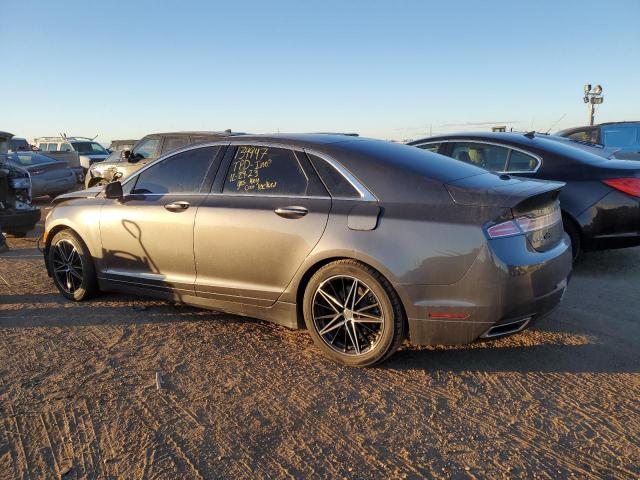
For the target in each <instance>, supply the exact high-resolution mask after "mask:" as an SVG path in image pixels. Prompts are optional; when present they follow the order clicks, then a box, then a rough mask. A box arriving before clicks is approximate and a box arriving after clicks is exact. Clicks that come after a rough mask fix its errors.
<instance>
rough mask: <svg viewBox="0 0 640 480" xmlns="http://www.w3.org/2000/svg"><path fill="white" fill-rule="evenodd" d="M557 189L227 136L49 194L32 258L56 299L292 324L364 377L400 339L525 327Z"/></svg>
mask: <svg viewBox="0 0 640 480" xmlns="http://www.w3.org/2000/svg"><path fill="white" fill-rule="evenodd" d="M562 186H563V184H562V183H556V182H541V181H535V180H527V179H518V178H512V177H510V176H508V175H496V174H493V173H489V172H487V171H485V170H482V169H480V168H477V167H474V166H471V165H467V164H464V163H462V162H458V161H456V160H453V159H450V158H447V157H444V156H441V155H437V154H433V153H428V152H425V151H423V150H420V149H417V148H414V147H408V146H405V145H399V144H393V143H390V142H382V141H376V140H370V139H364V138H354V137H347V136H344V135H270V136H249V135H247V136H238V137H229V138H227V139H224V141H211V142H206V143H200V144H196V145H191V146H187V147H184V148H182V149H180V150H174V151H172V152H170V153H168V154H166V155H164V156H162V157H160V158H158V159H157V160H155V161H154V162H151V163H150V164H149V165H146V166H145V167H144V168H142V169H140V170H139V171H137V172H135V173H134V174H133V175H132V176H130V177H129V178H127V179H126V180H125V181H124V182H123V183H122V184H121V183H120V182H118V181H115V182H111V183H109V184H107V185H106V186H105V187H93V188H90V189H88V190H84V191H81V192H74V193H71V194H66V195H62V196H60V197H58V198H57V199H56V206H55V207H54V208H53V210H52V211H51V214H50V215H49V216H48V218H47V220H46V225H45V233H44V245H45V249H44V255H45V262H46V266H47V271H48V272H49V275H50V276H51V277H52V278H53V281H54V284H55V285H56V287H57V288H58V289H59V290H60V292H61V293H62V295H64V296H65V297H67V298H69V299H71V300H75V301H80V300H84V299H86V298H89V297H90V296H91V295H94V294H96V293H97V292H98V291H109V290H115V291H123V292H130V293H134V294H140V295H149V296H152V297H158V298H165V299H169V300H173V301H179V302H182V303H185V304H190V305H194V306H200V307H204V308H211V309H215V310H222V311H227V312H232V313H237V314H242V315H246V316H250V317H257V318H261V319H265V320H269V321H273V322H276V323H279V324H282V325H286V326H288V327H292V328H297V327H304V326H306V328H307V330H308V331H309V333H310V335H311V337H312V338H313V340H314V341H315V343H316V345H317V346H318V347H319V349H320V350H321V351H322V352H324V354H326V355H327V356H328V357H330V358H332V359H334V360H336V361H339V362H342V363H344V364H347V365H352V366H368V365H373V364H375V363H377V362H380V361H382V360H384V359H385V358H387V357H388V356H389V355H391V354H392V353H393V352H394V351H395V350H396V349H397V348H398V347H399V346H400V344H401V343H402V342H403V341H404V339H405V338H407V337H408V338H409V339H410V340H411V342H412V343H414V344H438V343H468V342H472V341H474V340H477V339H480V338H493V337H498V336H502V335H508V334H512V333H516V332H518V331H521V330H523V329H524V328H526V327H527V326H529V325H531V324H532V323H533V322H535V321H537V320H538V319H540V318H542V317H544V316H546V315H548V314H549V312H550V311H551V310H553V309H554V308H555V307H556V306H557V305H558V304H559V302H560V299H561V298H562V295H563V293H564V291H565V288H566V286H567V279H568V277H569V273H570V271H571V250H570V246H569V243H568V239H567V237H566V236H565V234H564V231H563V229H562V221H561V215H560V208H559V204H558V194H559V191H560V189H561V188H562Z"/></svg>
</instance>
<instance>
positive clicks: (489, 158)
mask: <svg viewBox="0 0 640 480" xmlns="http://www.w3.org/2000/svg"><path fill="white" fill-rule="evenodd" d="M508 154H509V150H508V149H507V148H505V147H500V146H497V145H487V144H484V143H472V142H465V143H455V144H454V145H453V151H452V152H451V156H452V157H453V158H455V159H456V160H461V161H463V162H465V163H469V164H471V165H475V166H476V167H480V168H484V169H485V170H489V171H492V172H502V171H504V170H505V167H506V164H507V156H508Z"/></svg>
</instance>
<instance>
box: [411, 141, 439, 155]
mask: <svg viewBox="0 0 640 480" xmlns="http://www.w3.org/2000/svg"><path fill="white" fill-rule="evenodd" d="M440 145H441V144H440V143H425V144H424V145H417V147H418V148H421V149H422V150H426V151H427V152H433V153H438V149H439V148H440Z"/></svg>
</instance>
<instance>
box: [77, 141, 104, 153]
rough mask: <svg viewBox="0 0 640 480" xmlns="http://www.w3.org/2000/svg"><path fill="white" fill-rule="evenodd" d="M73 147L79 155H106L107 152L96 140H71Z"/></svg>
mask: <svg viewBox="0 0 640 480" xmlns="http://www.w3.org/2000/svg"><path fill="white" fill-rule="evenodd" d="M73 148H74V149H75V150H76V152H78V153H79V154H81V155H93V154H102V155H106V154H107V153H109V152H107V151H106V150H105V148H104V147H103V146H102V145H100V144H99V143H98V142H73Z"/></svg>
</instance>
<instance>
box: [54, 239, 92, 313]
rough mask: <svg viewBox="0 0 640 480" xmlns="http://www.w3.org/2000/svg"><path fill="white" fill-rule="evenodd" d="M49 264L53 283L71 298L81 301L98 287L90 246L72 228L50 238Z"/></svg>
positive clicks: (89, 296) (90, 295)
mask: <svg viewBox="0 0 640 480" xmlns="http://www.w3.org/2000/svg"><path fill="white" fill-rule="evenodd" d="M47 266H48V268H49V272H51V277H52V278H53V283H54V284H55V286H56V287H57V288H58V290H60V293H62V295H64V296H65V297H66V298H68V299H69V300H74V301H76V302H80V301H82V300H86V299H88V298H91V297H92V296H93V295H95V294H96V293H97V291H98V282H97V280H96V272H95V267H94V265H93V259H92V258H91V254H90V253H89V249H88V248H87V246H86V245H85V244H84V242H83V241H82V239H81V238H80V237H79V236H78V235H77V234H76V233H75V232H73V231H72V230H62V231H61V232H58V233H57V234H56V235H55V236H54V237H53V239H52V240H51V245H50V246H49V250H48V252H47Z"/></svg>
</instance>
